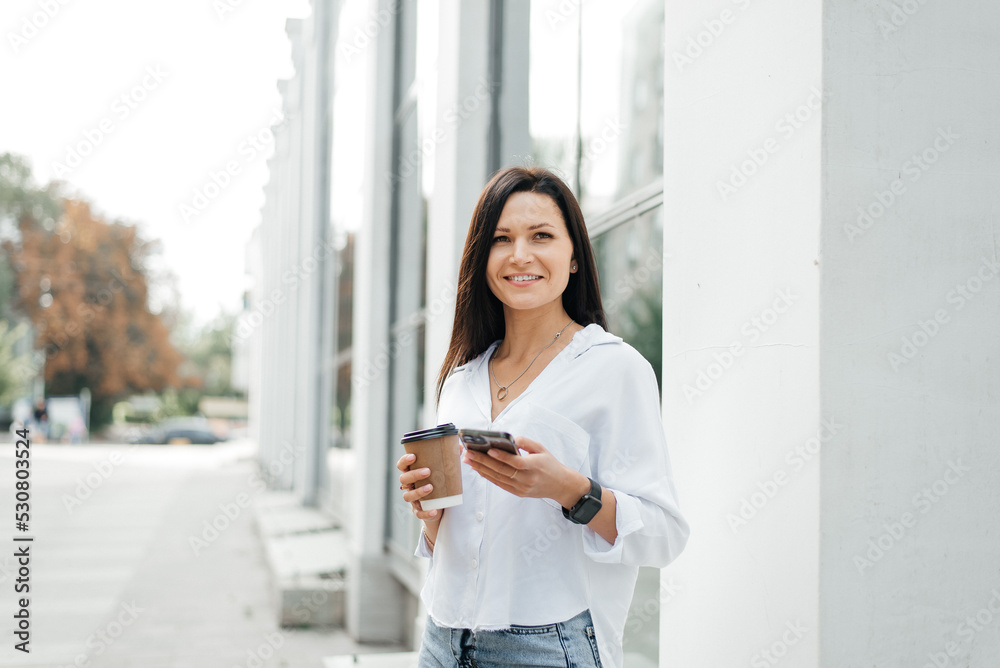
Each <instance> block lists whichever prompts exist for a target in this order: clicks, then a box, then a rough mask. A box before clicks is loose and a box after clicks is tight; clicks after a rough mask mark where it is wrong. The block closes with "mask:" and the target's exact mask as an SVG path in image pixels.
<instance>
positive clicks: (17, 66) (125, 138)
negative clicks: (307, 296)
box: [0, 0, 309, 322]
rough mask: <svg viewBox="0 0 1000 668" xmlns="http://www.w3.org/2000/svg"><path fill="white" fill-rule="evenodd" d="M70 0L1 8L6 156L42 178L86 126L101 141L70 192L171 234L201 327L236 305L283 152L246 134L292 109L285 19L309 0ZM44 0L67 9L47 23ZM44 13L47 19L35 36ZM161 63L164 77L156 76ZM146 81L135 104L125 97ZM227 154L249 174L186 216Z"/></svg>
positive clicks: (166, 249) (0, 138)
mask: <svg viewBox="0 0 1000 668" xmlns="http://www.w3.org/2000/svg"><path fill="white" fill-rule="evenodd" d="M63 1H64V2H65V3H66V4H65V5H62V4H60V3H59V2H58V0H5V2H4V3H3V5H2V8H0V37H2V43H0V87H2V88H0V90H3V96H2V103H0V152H4V151H11V152H14V153H19V154H21V155H24V156H26V157H27V158H28V159H29V160H30V161H31V164H32V168H33V172H34V174H35V179H36V182H37V183H39V184H44V183H46V182H47V181H48V180H49V179H50V178H54V177H55V174H54V173H53V169H54V168H53V163H54V162H56V161H58V162H61V163H65V162H66V160H67V155H68V152H69V151H70V149H71V147H72V146H74V145H76V144H77V143H78V142H85V143H86V141H87V139H86V133H88V132H89V133H90V136H91V137H97V136H98V134H100V135H102V138H101V141H100V143H99V144H98V145H97V147H96V148H95V150H94V151H93V153H92V154H91V155H89V156H87V157H84V158H82V162H81V164H80V165H79V166H78V167H76V168H75V169H71V170H70V171H69V173H68V175H64V176H63V180H65V181H66V182H67V183H68V184H69V186H70V191H71V192H74V191H75V192H77V193H79V195H80V196H82V197H84V198H86V199H88V200H90V201H91V202H92V203H93V205H94V206H95V208H96V210H97V211H98V212H99V213H101V214H102V215H104V216H105V217H107V218H109V219H116V218H120V219H124V220H126V221H128V222H133V223H137V224H138V225H139V228H140V230H142V233H143V236H144V237H145V238H147V239H152V238H156V239H160V240H161V241H162V242H163V255H162V260H163V262H164V263H165V264H166V265H167V266H168V267H169V268H170V270H171V271H173V272H174V273H175V274H176V275H177V277H178V279H179V288H180V291H181V302H182V306H183V307H184V308H186V309H191V310H193V311H194V313H195V317H196V320H197V321H198V322H207V321H209V320H211V319H212V318H213V317H215V316H216V315H217V314H218V312H219V309H220V308H226V309H228V310H230V311H232V310H235V309H237V308H238V307H239V305H240V298H241V296H242V293H243V290H244V288H245V286H246V278H245V276H244V256H245V244H246V241H247V239H248V238H249V236H250V233H251V232H252V230H253V228H254V227H255V226H256V225H257V224H258V222H259V221H260V207H261V205H262V203H263V197H264V194H263V185H264V183H265V182H266V180H267V168H266V158H267V157H268V156H269V155H270V153H271V150H272V147H271V145H270V144H268V143H266V142H259V143H258V144H257V146H258V147H259V148H254V147H252V145H251V144H249V143H244V142H247V139H248V137H249V136H251V135H254V134H257V133H258V132H260V131H261V130H263V129H265V128H267V127H268V125H269V124H270V122H271V119H272V118H274V117H275V114H280V108H281V100H280V96H279V95H278V89H277V81H278V79H281V78H287V77H289V76H290V75H291V74H292V65H291V57H290V53H291V50H290V47H289V44H288V41H287V38H286V36H285V31H284V26H285V19H286V18H287V17H288V16H303V15H305V14H306V13H307V12H308V11H309V10H308V2H307V0H287V1H282V2H270V1H265V0H173V1H171V2H135V1H134V0H133V1H129V0H88V1H87V2H83V1H79V2H77V1H72V0H70V1H67V0H63ZM230 5H233V6H234V7H232V10H231V11H228V12H224V13H222V12H221V11H220V10H219V9H218V8H219V7H229V6H230ZM43 6H50V7H52V8H53V9H54V8H58V9H57V10H55V12H54V15H53V16H52V17H51V18H49V17H47V16H46V15H45V13H44V12H43ZM53 9H50V12H51V11H53ZM220 14H222V15H221V16H220ZM33 19H34V22H35V23H39V24H41V23H43V22H44V23H45V25H43V26H42V27H41V28H39V29H37V31H34V34H33V32H32V31H33V30H34V26H32V25H31V22H32V20H33ZM26 21H27V22H28V23H27V26H31V27H27V26H26ZM22 38H24V40H25V42H26V43H25V42H22V41H21V40H22ZM147 68H152V70H148V69H147ZM157 70H159V71H160V72H162V73H163V74H162V75H161V76H162V81H159V82H158V81H157V80H156V79H155V78H153V77H150V76H148V75H147V73H148V72H149V71H157ZM144 79H145V84H146V90H143V89H142V88H141V87H142V85H143V83H144ZM137 86H139V87H140V88H139V89H138V90H137V91H136V93H135V95H134V97H133V99H132V100H131V105H132V106H134V108H130V107H129V106H126V104H127V103H128V100H122V99H121V96H122V95H123V94H126V95H129V96H130V97H132V95H133V94H132V93H130V92H129V91H132V90H133V89H135V88H136V87H137ZM139 97H144V98H145V99H143V100H141V101H138V100H137V99H135V98H139ZM102 121H103V122H104V127H105V128H108V127H110V128H111V131H110V132H109V133H107V134H104V132H102V131H101V129H100V128H101V123H102ZM263 137H264V138H265V139H266V137H267V135H266V134H265V135H263ZM84 148H86V146H84ZM228 161H235V162H236V163H237V165H238V167H239V170H240V171H239V173H238V174H237V175H236V176H235V177H234V178H233V179H232V180H231V182H230V183H229V184H228V185H227V186H226V187H224V188H222V189H221V191H220V192H219V193H218V194H217V196H216V197H215V198H214V199H212V200H211V202H210V203H209V205H208V206H207V208H205V210H204V211H203V212H201V213H199V214H197V215H196V216H194V217H192V218H190V220H188V221H187V222H185V220H184V217H183V216H182V214H181V212H180V205H181V204H188V205H191V204H192V200H193V199H194V196H195V195H194V190H195V189H196V188H197V189H199V190H201V189H203V188H204V187H205V186H206V185H207V184H211V183H212V181H211V177H210V172H212V171H216V172H218V171H220V170H222V169H224V167H225V165H226V163H227V162H228ZM210 190H211V189H210Z"/></svg>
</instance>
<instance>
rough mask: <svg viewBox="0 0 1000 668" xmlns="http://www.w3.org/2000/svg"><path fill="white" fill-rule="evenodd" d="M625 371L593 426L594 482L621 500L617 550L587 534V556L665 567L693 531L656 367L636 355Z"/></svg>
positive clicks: (592, 459) (591, 455)
mask: <svg viewBox="0 0 1000 668" xmlns="http://www.w3.org/2000/svg"><path fill="white" fill-rule="evenodd" d="M625 362H626V363H624V364H622V365H621V370H620V372H619V373H616V374H615V376H614V378H615V380H614V382H613V391H612V392H608V393H606V394H605V395H604V396H605V397H614V400H612V401H610V402H608V404H607V405H606V406H605V410H604V411H603V419H602V420H601V421H600V424H598V425H595V427H596V428H595V429H594V430H593V432H592V435H593V436H594V439H593V441H592V446H591V454H590V458H591V469H592V471H593V472H594V474H595V476H594V479H595V480H597V481H598V482H599V483H600V484H601V485H603V486H604V487H605V488H606V489H608V490H610V491H613V492H614V495H615V502H616V510H615V526H616V528H617V530H618V535H617V537H616V538H615V542H614V544H609V543H608V542H607V541H606V540H604V539H603V538H601V537H600V536H599V535H597V533H596V532H594V531H586V532H585V534H584V535H585V538H584V552H585V554H586V555H587V556H588V557H589V558H590V559H592V560H594V561H596V562H600V563H622V564H628V565H631V566H655V567H663V566H666V565H667V564H668V563H670V562H671V561H673V560H674V559H675V558H676V557H677V556H678V555H679V554H680V553H681V551H682V550H683V549H684V546H685V545H686V544H687V539H688V535H689V533H690V528H689V527H688V524H687V521H686V520H685V519H684V517H683V515H682V514H681V512H680V508H679V506H678V503H677V494H676V491H675V487H674V480H673V473H672V471H671V466H670V458H669V456H668V453H667V443H666V438H665V437H664V432H663V422H662V420H661V418H660V402H659V392H658V390H657V385H656V376H655V374H654V373H653V369H652V367H651V366H650V365H649V363H648V362H647V361H646V360H645V359H644V358H642V356H640V355H639V354H638V353H635V354H634V356H632V357H631V358H630V359H627V360H626V361H625Z"/></svg>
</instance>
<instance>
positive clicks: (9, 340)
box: [0, 319, 31, 406]
mask: <svg viewBox="0 0 1000 668" xmlns="http://www.w3.org/2000/svg"><path fill="white" fill-rule="evenodd" d="M27 330H28V326H27V324H25V323H21V324H20V325H17V326H16V327H11V326H10V324H9V323H8V322H7V321H6V320H3V319H0V406H6V405H7V404H9V403H10V402H12V401H13V400H15V399H17V398H18V397H20V396H23V395H24V394H26V393H27V388H26V387H25V381H27V380H28V379H29V374H28V373H26V372H25V371H26V370H27V369H30V367H31V356H30V355H28V354H26V353H21V354H18V353H17V352H16V351H15V349H14V348H15V346H16V345H17V342H18V341H19V340H20V339H21V337H23V336H24V335H25V334H26V333H27Z"/></svg>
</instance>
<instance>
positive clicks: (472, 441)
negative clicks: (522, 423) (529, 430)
mask: <svg viewBox="0 0 1000 668" xmlns="http://www.w3.org/2000/svg"><path fill="white" fill-rule="evenodd" d="M458 436H459V438H461V439H462V443H464V444H465V447H466V448H467V449H469V450H475V451H476V452H482V453H484V454H485V453H486V451H487V450H489V449H490V448H496V449H497V450H503V451H504V452H509V453H510V454H512V455H516V454H518V452H517V446H515V445H514V437H513V436H511V435H510V434H508V433H507V432H505V431H483V430H481V429H459V430H458Z"/></svg>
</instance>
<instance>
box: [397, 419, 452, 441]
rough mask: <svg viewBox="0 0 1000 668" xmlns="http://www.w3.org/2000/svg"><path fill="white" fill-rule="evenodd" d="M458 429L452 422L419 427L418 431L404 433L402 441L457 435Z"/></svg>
mask: <svg viewBox="0 0 1000 668" xmlns="http://www.w3.org/2000/svg"><path fill="white" fill-rule="evenodd" d="M457 435H458V429H457V428H456V427H455V425H454V424H453V423H451V422H449V423H447V424H439V425H438V426H436V427H431V428H429V429H418V430H417V431H408V432H406V433H405V434H403V439H402V440H401V441H400V443H409V442H411V441H423V440H425V439H428V438H440V437H442V436H457Z"/></svg>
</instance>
